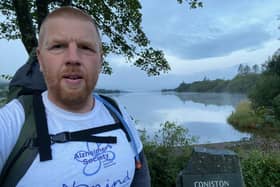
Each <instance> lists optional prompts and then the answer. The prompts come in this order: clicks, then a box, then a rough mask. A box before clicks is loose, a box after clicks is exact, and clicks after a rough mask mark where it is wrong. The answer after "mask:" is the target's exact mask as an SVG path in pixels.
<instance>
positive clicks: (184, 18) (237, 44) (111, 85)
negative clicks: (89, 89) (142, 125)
mask: <svg viewBox="0 0 280 187" xmlns="http://www.w3.org/2000/svg"><path fill="white" fill-rule="evenodd" d="M140 2H141V4H142V10H141V12H142V14H143V22H142V26H143V30H144V32H145V33H146V35H147V36H148V38H149V39H150V41H151V45H152V46H153V47H154V48H156V49H161V50H163V51H164V53H165V56H166V58H167V60H168V62H169V64H170V66H171V69H172V70H171V71H170V72H169V73H168V74H163V75H161V76H158V77H147V75H146V73H145V72H143V71H140V70H138V69H137V68H136V67H132V66H131V65H130V64H127V63H124V60H123V59H122V58H121V57H115V56H111V57H110V59H109V61H110V62H112V67H113V71H114V73H113V75H111V76H108V75H101V77H100V80H99V83H98V87H99V88H108V89H123V90H157V89H162V88H174V87H176V86H178V85H179V84H180V83H181V82H182V81H185V82H192V81H195V80H202V79H203V78H204V77H205V76H207V77H209V78H210V79H215V78H224V79H230V78H232V77H233V76H234V75H235V74H236V72H237V68H238V65H239V64H241V63H242V64H248V65H250V66H251V65H253V64H263V63H264V62H265V61H266V59H267V58H268V57H269V56H271V55H272V54H273V53H274V52H275V51H276V50H277V49H278V48H279V47H280V41H279V40H278V38H280V30H279V29H278V26H279V25H280V20H277V18H278V17H280V1H279V0H235V1H221V0H203V3H204V7H203V8H198V9H194V10H190V9H189V6H188V5H187V4H186V3H185V4H178V3H177V1H176V0H140ZM0 51H1V52H0V59H1V61H2V62H1V63H0V74H10V75H12V74H13V73H14V72H15V70H16V69H17V68H18V67H19V66H20V65H21V64H23V63H24V62H25V61H26V59H27V54H26V52H25V50H24V48H23V46H22V44H21V43H20V41H10V42H7V41H6V40H0Z"/></svg>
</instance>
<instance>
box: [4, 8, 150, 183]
mask: <svg viewBox="0 0 280 187" xmlns="http://www.w3.org/2000/svg"><path fill="white" fill-rule="evenodd" d="M37 57H38V61H39V64H40V70H41V71H42V73H43V75H44V78H45V81H46V85H47V91H45V92H43V93H42V100H43V104H44V106H45V112H46V118H47V127H48V131H49V134H58V133H61V132H64V131H69V132H74V131H80V130H85V129H89V128H93V127H101V126H102V127H103V126H106V125H108V124H113V123H115V120H114V118H113V117H112V115H111V113H110V112H109V111H108V109H107V108H106V107H105V106H104V105H103V104H102V102H100V101H99V100H97V99H96V98H95V97H93V96H92V91H93V90H94V87H95V85H96V82H97V80H98V75H99V73H100V70H101V67H102V46H101V39H100V36H99V33H98V30H97V27H96V24H95V22H94V21H93V20H92V18H91V17H90V16H89V15H87V14H85V13H84V12H82V11H80V10H78V9H75V8H70V7H62V8H59V9H57V10H55V11H53V12H52V13H50V14H49V15H48V16H47V17H46V19H45V21H44V22H43V24H42V26H41V28H40V32H39V46H38V48H37ZM120 108H121V112H122V115H123V118H124V120H125V122H126V123H127V124H128V126H129V129H130V132H131V134H132V136H133V137H131V138H133V139H134V143H135V147H136V149H137V154H140V155H141V161H142V167H141V168H139V169H137V168H136V165H135V156H136V155H135V152H134V150H133V146H132V145H131V142H129V141H128V140H127V138H126V134H125V133H124V131H123V130H121V129H116V130H112V131H107V132H102V133H99V134H98V135H99V136H101V137H102V136H114V137H116V139H117V143H116V144H114V143H113V144H110V143H95V142H86V141H76V142H67V143H62V144H53V145H52V146H51V150H52V159H51V160H47V161H40V158H39V155H37V156H36V157H35V159H34V161H33V162H32V164H31V166H30V167H29V168H28V170H27V171H26V173H25V174H24V175H23V177H22V178H21V179H20V181H19V182H18V183H17V186H28V187H29V186H36V187H37V186H63V187H66V186H69V187H70V186H71V187H74V186H75V187H78V186H90V187H92V186H95V187H101V186H102V187H103V186H104V187H107V186H110V187H111V186H150V184H149V183H150V178H149V172H148V168H147V164H146V162H145V159H144V156H143V146H142V143H141V141H140V139H139V137H138V135H137V132H136V130H135V128H134V126H133V122H132V120H131V119H130V117H129V116H128V114H127V113H126V111H125V110H124V109H123V107H120ZM25 116H26V114H25V112H24V109H23V106H22V104H21V103H20V102H19V100H18V99H14V100H12V101H11V102H9V103H8V104H7V105H6V106H4V107H3V108H1V109H0V170H1V169H2V168H3V166H4V164H5V161H6V160H7V158H8V157H9V154H10V153H11V151H12V149H13V147H14V145H15V144H16V141H17V139H18V136H19V134H20V131H21V128H22V126H23V124H24V121H25Z"/></svg>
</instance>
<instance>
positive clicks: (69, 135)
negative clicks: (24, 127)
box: [31, 94, 121, 161]
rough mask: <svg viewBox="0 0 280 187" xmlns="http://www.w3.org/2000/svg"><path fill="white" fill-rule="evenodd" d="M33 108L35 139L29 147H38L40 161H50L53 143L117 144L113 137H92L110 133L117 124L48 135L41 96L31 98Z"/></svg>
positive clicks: (118, 124)
mask: <svg viewBox="0 0 280 187" xmlns="http://www.w3.org/2000/svg"><path fill="white" fill-rule="evenodd" d="M33 107H34V110H35V111H36V113H35V116H34V118H35V124H36V131H37V138H35V139H33V140H32V141H31V147H38V151H39V156H40V161H47V160H52V153H51V145H52V144H54V143H65V142H69V141H84V142H96V143H117V137H113V136H94V135H92V134H97V133H101V132H106V131H111V130H115V129H119V128H121V125H120V123H119V122H117V123H115V124H111V125H104V126H101V127H96V128H91V129H86V130H81V131H76V132H61V133H58V134H51V135H50V134H49V130H48V124H47V118H46V113H45V106H44V104H43V101H42V96H41V94H35V95H34V96H33Z"/></svg>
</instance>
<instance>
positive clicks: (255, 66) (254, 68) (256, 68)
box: [252, 64, 260, 73]
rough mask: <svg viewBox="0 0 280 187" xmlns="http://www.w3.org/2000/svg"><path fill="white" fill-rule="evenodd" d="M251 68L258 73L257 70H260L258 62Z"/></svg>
mask: <svg viewBox="0 0 280 187" xmlns="http://www.w3.org/2000/svg"><path fill="white" fill-rule="evenodd" d="M252 69H253V72H254V73H259V71H260V68H259V66H258V64H255V65H253V67H252Z"/></svg>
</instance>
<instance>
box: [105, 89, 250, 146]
mask: <svg viewBox="0 0 280 187" xmlns="http://www.w3.org/2000/svg"><path fill="white" fill-rule="evenodd" d="M108 95H109V96H111V97H114V98H115V99H117V100H118V101H119V102H120V103H121V104H122V105H124V106H125V107H126V109H127V111H128V112H129V113H130V114H131V116H132V117H133V118H134V119H135V120H136V122H137V126H136V128H137V129H140V130H141V129H146V131H147V133H148V135H149V136H150V137H152V136H154V134H155V133H156V132H157V131H158V130H159V129H160V124H161V123H164V122H166V121H171V122H175V123H176V124H177V125H181V126H183V127H185V128H187V129H188V130H189V131H188V135H189V136H194V137H197V138H198V139H197V142H196V143H216V142H227V141H238V140H240V139H242V138H247V137H249V136H250V135H249V134H247V133H241V132H239V131H237V130H235V129H234V128H233V127H232V126H231V125H230V124H228V123H227V117H228V116H229V115H230V114H231V113H232V112H233V111H234V107H235V106H236V105H237V104H238V103H239V102H240V101H241V100H246V99H247V98H246V96H245V95H243V94H228V93H176V92H168V93H161V92H132V93H120V94H108Z"/></svg>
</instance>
